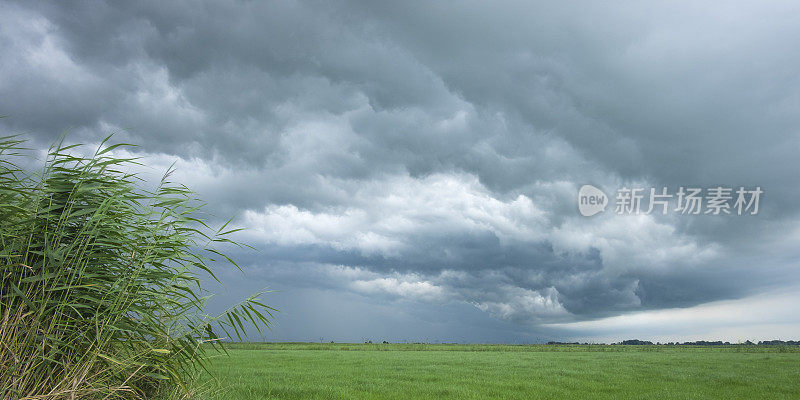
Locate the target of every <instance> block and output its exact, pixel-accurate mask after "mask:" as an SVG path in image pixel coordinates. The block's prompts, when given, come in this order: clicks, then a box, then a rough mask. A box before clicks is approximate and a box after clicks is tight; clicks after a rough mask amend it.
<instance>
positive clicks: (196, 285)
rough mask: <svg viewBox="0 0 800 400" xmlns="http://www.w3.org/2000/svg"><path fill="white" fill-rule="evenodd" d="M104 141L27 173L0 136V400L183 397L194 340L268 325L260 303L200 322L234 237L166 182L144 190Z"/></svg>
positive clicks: (57, 153) (15, 149) (18, 151)
mask: <svg viewBox="0 0 800 400" xmlns="http://www.w3.org/2000/svg"><path fill="white" fill-rule="evenodd" d="M106 140H108V138H107V139H106ZM106 143H107V142H106V141H104V142H103V144H102V145H101V146H100V148H99V149H98V150H97V151H96V152H94V154H93V155H91V156H81V155H79V154H80V153H81V151H83V148H82V147H78V146H65V145H63V144H62V143H59V144H57V145H54V146H53V147H52V148H51V149H50V151H49V153H48V155H47V158H46V160H45V161H44V168H43V170H42V171H40V172H37V173H31V172H29V171H27V170H23V169H22V168H20V167H18V165H19V164H20V160H23V159H22V158H21V157H30V156H31V152H30V151H28V150H26V149H24V148H23V147H24V141H23V140H21V139H20V138H19V137H3V138H0V283H1V285H0V389H2V396H0V398H2V399H78V398H98V399H102V398H151V397H153V396H154V395H158V396H166V397H185V396H188V395H190V394H191V392H192V388H191V386H190V380H191V377H192V376H195V375H196V374H197V373H198V371H200V368H203V363H204V359H205V358H206V355H205V353H204V352H206V351H209V350H208V349H209V348H210V347H211V346H208V345H207V344H203V343H208V342H211V343H212V344H213V343H215V342H217V341H218V340H219V339H220V337H232V338H241V335H243V333H244V331H245V326H246V325H248V324H253V325H255V326H256V327H257V328H259V330H260V328H262V327H268V326H269V321H270V319H271V318H272V315H271V314H270V312H271V311H274V310H273V309H271V308H270V307H268V306H266V305H265V304H263V303H261V302H260V301H259V300H258V298H257V297H256V296H252V297H249V298H247V299H245V300H244V301H243V302H242V303H240V304H238V305H237V306H235V307H233V308H231V309H229V310H228V311H227V312H225V313H223V314H222V315H218V316H209V315H206V314H205V313H204V312H203V306H204V304H205V302H206V300H207V299H208V296H205V295H204V294H205V292H204V291H202V290H201V288H200V279H199V274H205V273H207V274H210V275H211V276H213V272H212V265H216V264H214V263H215V262H216V261H217V260H219V261H224V262H230V263H233V261H232V260H230V259H229V258H228V256H226V255H225V254H224V253H223V252H222V251H220V246H223V247H224V246H226V245H225V243H228V244H234V245H236V244H237V243H234V242H233V241H231V240H230V239H229V238H228V236H229V235H230V234H231V233H233V232H235V231H236V229H228V228H227V225H228V224H227V223H226V224H224V225H223V226H222V227H221V228H219V229H212V228H211V227H210V226H209V225H208V224H207V222H205V221H204V219H203V218H202V214H201V213H199V212H198V211H199V209H200V207H201V203H200V202H199V201H198V200H197V199H196V198H195V196H194V194H193V193H192V192H191V191H190V190H189V189H187V188H186V187H185V186H183V185H180V184H177V183H173V182H170V180H169V173H167V174H165V175H164V178H163V179H162V180H161V182H160V183H159V184H158V185H153V186H157V187H156V188H155V189H146V185H145V184H144V182H143V181H142V180H141V179H140V178H139V177H138V176H137V175H136V174H133V173H128V172H126V171H127V170H130V169H131V168H130V167H131V166H132V165H133V164H136V163H137V161H136V160H135V159H127V158H117V157H113V156H112V154H115V152H114V151H113V150H114V149H115V148H117V147H118V146H120V145H112V146H109V145H107V144H106ZM229 222H230V221H229ZM234 265H235V264H234ZM215 279H216V278H215ZM218 345H221V343H217V344H215V346H218Z"/></svg>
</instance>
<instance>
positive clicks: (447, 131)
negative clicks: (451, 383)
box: [0, 1, 800, 337]
mask: <svg viewBox="0 0 800 400" xmlns="http://www.w3.org/2000/svg"><path fill="white" fill-rule="evenodd" d="M0 11H2V12H1V13H0V51H2V54H3V55H4V57H3V59H2V60H0V114H7V115H9V116H10V117H9V118H5V119H2V120H0V127H2V128H3V131H5V132H10V133H17V132H24V133H26V134H28V135H29V136H30V137H33V138H34V139H35V141H36V145H38V146H44V145H45V144H48V143H49V142H51V141H52V140H53V139H54V138H55V136H56V135H57V134H58V133H60V132H61V131H63V130H65V129H68V128H69V129H70V130H71V131H72V133H71V136H70V140H73V141H84V142H96V141H97V140H98V139H99V138H102V137H104V136H105V135H107V134H108V133H111V132H115V131H117V132H118V134H117V139H118V140H122V141H130V142H134V143H137V144H139V145H141V147H140V148H138V149H137V150H136V152H137V153H138V155H143V156H145V157H146V159H147V160H148V163H147V164H148V166H149V167H150V168H151V169H150V170H147V171H145V172H146V173H152V171H153V170H159V171H160V170H163V169H165V168H166V167H167V166H169V165H170V164H171V162H172V161H173V160H174V159H176V158H179V160H180V161H179V163H178V168H179V171H178V172H177V173H176V176H177V177H178V178H180V179H181V180H182V181H183V182H185V183H187V184H188V185H189V186H190V187H193V188H195V189H196V190H198V191H199V192H200V194H201V195H202V196H203V198H204V199H206V200H208V201H209V203H210V207H211V209H212V211H214V213H216V214H218V215H231V214H238V215H239V216H240V218H239V219H238V221H239V223H241V224H242V225H245V226H247V227H248V228H249V231H248V232H249V233H247V234H245V236H243V238H245V239H247V240H248V241H251V242H252V243H254V244H256V245H257V246H258V247H260V248H262V249H261V251H260V252H259V253H257V254H256V255H254V254H250V253H244V254H241V255H240V256H241V257H242V258H244V259H245V260H246V264H248V265H250V268H249V269H248V271H249V273H250V274H251V275H255V276H258V277H260V278H259V279H262V280H263V281H265V283H267V282H278V284H279V285H282V286H283V287H285V288H302V290H308V291H312V292H313V291H315V290H323V291H324V290H330V291H335V290H340V291H346V292H348V293H351V292H352V293H355V295H354V296H355V297H352V298H348V300H346V301H344V303H347V304H349V305H348V306H347V307H352V308H353V309H356V308H358V309H363V304H362V305H358V306H356V305H354V304H356V303H357V302H358V301H372V300H375V299H382V301H386V302H387V303H386V307H396V308H402V307H410V306H408V304H407V303H404V301H409V300H408V299H409V298H419V299H420V300H419V301H420V303H419V304H416V303H415V305H414V307H415V308H419V310H420V311H419V312H420V313H421V314H422V313H427V312H429V311H430V310H435V309H436V308H435V307H436V304H437V301H443V302H445V303H446V304H453V306H452V307H455V308H458V307H461V306H463V305H464V304H471V305H473V306H475V307H476V308H477V309H478V310H482V311H485V312H486V313H488V314H489V315H492V316H494V317H497V318H499V319H501V320H503V321H512V322H513V323H514V324H517V325H515V326H525V325H526V323H540V322H564V321H570V320H583V319H586V318H597V317H605V316H610V315H616V314H618V313H620V312H625V311H632V310H655V309H660V308H664V307H679V306H680V307H686V306H692V305H696V304H700V303H704V302H709V301H713V300H719V299H729V298H739V297H743V296H746V295H750V294H752V293H756V292H760V291H765V290H769V289H770V288H772V287H774V286H776V285H779V284H780V282H784V283H789V282H796V281H798V280H799V279H800V277H798V276H797V273H796V271H795V270H794V266H795V263H796V261H795V260H796V259H797V256H798V255H800V254H798V251H797V250H796V249H795V247H794V246H792V245H791V243H793V241H794V240H796V239H797V238H798V237H800V232H799V231H798V228H797V226H798V225H797V220H798V206H797V204H796V199H797V198H798V196H800V188H798V185H797V178H796V171H797V169H798V162H797V158H796V154H797V152H798V151H800V136H799V135H798V132H797V127H798V122H799V121H798V118H800V114H798V113H797V111H798V106H800V97H798V96H800V95H798V93H800V90H798V89H800V87H799V86H800V80H798V78H797V74H796V71H797V70H798V67H800V55H798V53H797V52H796V51H793V45H792V38H794V37H797V36H798V34H800V32H798V30H800V24H797V20H796V18H792V16H793V15H798V14H797V11H800V10H798V9H797V6H796V5H791V4H788V3H787V4H785V5H784V4H772V5H770V7H764V6H756V5H753V6H748V5H725V6H721V5H715V6H713V7H712V6H702V5H697V4H694V3H675V2H668V3H662V4H649V5H644V4H638V3H632V4H617V5H616V6H614V5H610V4H602V5H600V4H598V5H593V4H567V3H563V4H555V3H549V4H548V3H545V4H534V3H528V2H504V3H502V4H500V3H497V4H494V3H493V4H492V6H489V5H487V4H485V3H482V2H464V3H461V4H459V5H458V6H457V7H456V6H455V5H454V4H451V3H446V4H445V3H436V2H424V1H420V2H396V3H388V2H369V1H368V2H343V3H338V4H337V5H331V4H328V3H323V2H207V3H194V2H192V3H182V2H170V3H164V2H138V3H128V2H124V3H106V2H80V3H73V4H66V3H62V2H52V3H51V2H3V3H0ZM584 183H594V184H598V185H601V186H602V187H604V188H606V189H608V190H612V191H613V190H614V189H616V188H617V187H620V186H622V185H635V184H640V185H643V186H648V187H649V186H650V185H652V186H656V187H661V186H668V187H670V188H672V189H675V188H676V187H677V186H681V185H684V186H687V185H688V186H693V185H697V186H701V187H706V186H711V185H723V186H739V185H744V186H749V187H752V186H756V185H761V186H762V187H763V188H764V189H765V190H766V194H765V197H764V199H763V203H762V206H761V208H762V212H761V214H759V215H758V216H753V217H741V218H736V217H728V218H725V217H723V218H711V217H708V216H706V217H674V216H667V217H663V218H662V217H660V216H659V217H646V218H634V217H631V218H627V217H617V216H613V215H607V214H608V212H607V213H606V215H602V216H599V217H595V218H591V219H585V218H581V217H579V216H578V215H577V213H576V211H575V203H574V202H575V200H574V197H575V193H576V190H577V188H578V187H579V186H580V185H581V184H584ZM755 254H758V255H761V256H760V257H753V255H755ZM766 254H769V258H765V257H764V256H763V255H766ZM754 265H758V269H757V270H754ZM337 268H345V269H344V271H346V273H340V272H341V271H340V272H335V271H338V270H337ZM332 271H334V272H332ZM348 271H349V272H348ZM354 271H355V272H354ZM331 274H333V275H331ZM336 274H339V275H336ZM234 279H235V278H234ZM314 293H316V292H314ZM314 296H321V297H326V296H328V295H320V294H319V293H316V294H314ZM359 299H361V300H359ZM363 299H371V300H363ZM392 304H394V306H392ZM343 307H344V306H343ZM430 312H434V311H430ZM421 314H420V315H421ZM433 319H435V318H433ZM395 322H397V321H395ZM397 323H399V322H397ZM481 323H482V324H485V323H486V322H485V321H484V322H481ZM503 323H504V324H505V323H506V322H503ZM455 325H458V324H455ZM455 325H453V326H455ZM487 329H488V328H487ZM290 331H292V330H291V329H290ZM487 332H488V331H487ZM487 335H489V334H488V333H487ZM500 336H502V335H500ZM500 336H497V337H500Z"/></svg>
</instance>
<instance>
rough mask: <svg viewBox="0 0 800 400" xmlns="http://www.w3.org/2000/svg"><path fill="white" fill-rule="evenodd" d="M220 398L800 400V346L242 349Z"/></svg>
mask: <svg viewBox="0 0 800 400" xmlns="http://www.w3.org/2000/svg"><path fill="white" fill-rule="evenodd" d="M229 353H230V355H229V356H220V357H217V358H215V359H213V361H212V362H211V363H210V370H211V372H212V373H213V375H214V376H216V378H217V379H218V382H217V385H218V388H217V389H216V393H215V394H214V398H215V399H231V400H234V399H235V400H249V399H432V398H433V399H437V398H438V399H486V398H502V399H586V398H599V399H708V398H718V399H800V348H798V347H768V346H764V347H761V346H730V347H697V346H686V347H683V346H605V345H591V346H572V345H530V346H527V345H526V346H512V345H425V344H422V345H417V344H388V345H386V344H369V345H367V344H312V343H293V344H291V343H276V344H267V343H264V344H255V343H250V344H233V345H231V346H230V347H229Z"/></svg>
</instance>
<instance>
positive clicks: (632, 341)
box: [547, 339, 800, 346]
mask: <svg viewBox="0 0 800 400" xmlns="http://www.w3.org/2000/svg"><path fill="white" fill-rule="evenodd" d="M547 344H573V345H575V344H583V345H588V344H590V343H580V342H554V341H551V342H547ZM591 344H597V343H591ZM611 344H616V345H631V346H643V345H667V346H731V345H738V344H741V345H751V346H755V345H759V346H800V340H764V341H759V342H758V343H754V342H751V341H749V340H748V341H745V342H744V343H731V342H723V341H721V340H716V341H707V340H698V341H696V342H683V343H681V342H668V343H661V342H656V343H653V342H651V341H649V340H639V339H628V340H623V341H621V342H617V343H611Z"/></svg>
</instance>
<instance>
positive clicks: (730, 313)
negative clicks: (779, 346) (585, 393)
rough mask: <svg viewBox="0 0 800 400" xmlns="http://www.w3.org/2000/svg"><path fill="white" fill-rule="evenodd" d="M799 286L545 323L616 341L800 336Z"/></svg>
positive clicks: (582, 335)
mask: <svg viewBox="0 0 800 400" xmlns="http://www.w3.org/2000/svg"><path fill="white" fill-rule="evenodd" d="M798 289H800V288H798V287H793V288H790V289H783V290H777V291H774V292H770V293H763V294H758V295H753V296H750V297H746V298H742V299H736V300H724V301H715V302H710V303H706V304H701V305H698V306H694V307H688V308H672V309H662V310H653V311H642V312H634V313H629V314H624V315H619V316H614V317H609V318H603V319H598V320H591V321H579V322H569V323H554V324H546V325H545V326H546V327H550V328H557V329H562V330H564V331H565V332H566V333H567V334H568V335H570V336H573V337H579V338H593V339H594V340H600V341H617V340H622V339H631V338H639V339H643V340H653V341H662V342H667V341H694V340H718V339H720V338H726V340H732V341H744V340H748V339H749V340H769V339H783V340H796V339H797V337H798V336H800V314H798V313H797V304H800V290H798Z"/></svg>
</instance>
